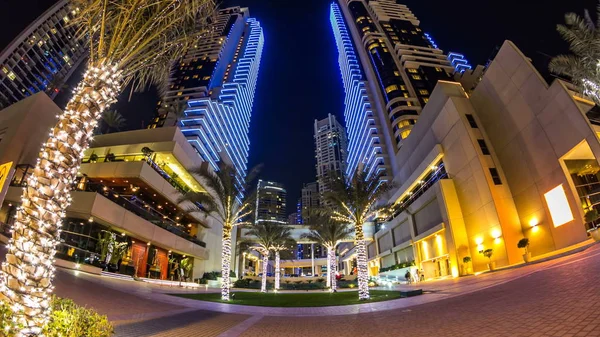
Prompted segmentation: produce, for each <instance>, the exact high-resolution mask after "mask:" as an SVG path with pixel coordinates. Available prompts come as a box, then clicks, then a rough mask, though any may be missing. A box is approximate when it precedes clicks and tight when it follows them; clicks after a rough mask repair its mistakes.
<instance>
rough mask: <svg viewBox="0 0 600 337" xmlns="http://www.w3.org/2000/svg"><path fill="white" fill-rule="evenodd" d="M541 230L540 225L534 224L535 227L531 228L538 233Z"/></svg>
mask: <svg viewBox="0 0 600 337" xmlns="http://www.w3.org/2000/svg"><path fill="white" fill-rule="evenodd" d="M539 230H540V227H538V226H534V227H533V228H532V229H531V231H532V232H534V233H537V232H539Z"/></svg>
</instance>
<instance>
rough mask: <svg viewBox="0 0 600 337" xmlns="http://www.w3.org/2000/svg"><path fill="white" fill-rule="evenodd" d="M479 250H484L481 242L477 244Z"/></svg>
mask: <svg viewBox="0 0 600 337" xmlns="http://www.w3.org/2000/svg"><path fill="white" fill-rule="evenodd" d="M477 251H478V252H481V251H483V245H481V244H479V245H477Z"/></svg>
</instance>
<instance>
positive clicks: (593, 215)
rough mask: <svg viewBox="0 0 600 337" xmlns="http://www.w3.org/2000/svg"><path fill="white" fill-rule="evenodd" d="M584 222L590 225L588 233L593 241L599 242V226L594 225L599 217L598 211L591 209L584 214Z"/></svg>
mask: <svg viewBox="0 0 600 337" xmlns="http://www.w3.org/2000/svg"><path fill="white" fill-rule="evenodd" d="M584 218H585V222H586V223H589V224H590V229H589V230H588V233H590V235H591V236H592V238H593V239H594V241H596V242H598V241H600V226H597V225H596V220H598V219H600V215H599V214H598V211H597V210H595V209H591V210H589V211H587V212H586V213H585V217H584Z"/></svg>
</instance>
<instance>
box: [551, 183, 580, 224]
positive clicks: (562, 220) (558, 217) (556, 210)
mask: <svg viewBox="0 0 600 337" xmlns="http://www.w3.org/2000/svg"><path fill="white" fill-rule="evenodd" d="M544 197H545V198H546V203H547V204H548V209H549V210H550V216H551V217H552V222H553V223H554V227H558V226H562V225H564V224H566V223H567V222H569V221H572V220H573V212H572V211H571V207H570V206H569V201H568V200H567V195H566V194H565V189H564V188H563V185H562V184H560V185H558V186H556V187H555V188H553V189H551V190H550V191H549V192H547V193H546V194H544Z"/></svg>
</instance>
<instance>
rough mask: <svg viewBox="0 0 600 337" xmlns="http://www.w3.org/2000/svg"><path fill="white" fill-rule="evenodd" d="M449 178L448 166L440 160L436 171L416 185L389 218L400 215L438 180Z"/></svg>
mask: <svg viewBox="0 0 600 337" xmlns="http://www.w3.org/2000/svg"><path fill="white" fill-rule="evenodd" d="M447 178H448V172H446V168H445V167H444V162H440V163H439V164H438V165H437V168H436V169H435V171H432V172H431V173H430V174H429V175H427V176H426V177H425V178H424V180H423V182H422V183H421V184H419V185H417V186H415V187H414V188H413V189H412V190H411V191H410V192H409V195H408V197H406V198H405V199H404V200H402V201H401V202H400V204H399V206H398V208H396V209H395V210H394V213H393V215H392V216H391V217H390V218H389V219H388V221H389V220H391V219H393V218H395V217H397V216H398V215H400V213H402V212H404V211H405V210H406V209H407V208H408V207H409V206H410V205H412V203H413V202H415V200H417V199H418V198H419V197H420V196H422V195H423V194H424V193H425V192H427V190H429V189H430V188H431V187H432V186H433V185H434V184H435V183H436V182H438V181H439V180H441V179H447Z"/></svg>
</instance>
